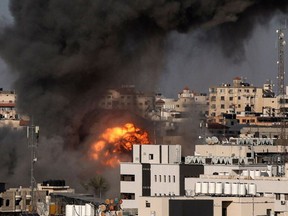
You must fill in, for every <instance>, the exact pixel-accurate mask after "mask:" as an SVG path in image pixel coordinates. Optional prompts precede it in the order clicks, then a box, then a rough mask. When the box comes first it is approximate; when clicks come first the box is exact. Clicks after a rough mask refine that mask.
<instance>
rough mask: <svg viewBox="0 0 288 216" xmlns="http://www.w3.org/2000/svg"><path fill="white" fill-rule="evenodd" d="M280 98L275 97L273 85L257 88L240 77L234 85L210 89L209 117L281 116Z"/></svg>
mask: <svg viewBox="0 0 288 216" xmlns="http://www.w3.org/2000/svg"><path fill="white" fill-rule="evenodd" d="M277 101H279V98H278V99H277V97H275V94H274V92H273V89H272V84H271V83H270V82H267V83H265V84H264V85H263V87H255V86H253V85H251V84H250V83H248V82H246V81H245V80H243V79H242V78H240V77H236V78H234V79H233V84H232V85H231V84H222V85H220V86H215V87H211V88H209V116H210V117H216V116H220V115H221V114H223V113H235V114H237V115H244V114H249V113H261V114H264V115H267V116H268V115H269V116H272V115H277V114H279V103H278V102H277Z"/></svg>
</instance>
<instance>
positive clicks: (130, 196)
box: [121, 193, 135, 200]
mask: <svg viewBox="0 0 288 216" xmlns="http://www.w3.org/2000/svg"><path fill="white" fill-rule="evenodd" d="M121 199H128V200H135V193H121Z"/></svg>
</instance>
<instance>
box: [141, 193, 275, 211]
mask: <svg viewBox="0 0 288 216" xmlns="http://www.w3.org/2000/svg"><path fill="white" fill-rule="evenodd" d="M273 208H274V200H273V198H271V197H220V196H219V197H210V196H194V195H190V194H187V196H185V197H169V196H168V197H140V198H139V212H138V215H139V216H144V215H153V216H154V215H155V216H157V215H166V216H179V215H187V216H188V215H197V216H230V215H233V216H243V215H269V216H270V215H272V214H271V213H272V209H273Z"/></svg>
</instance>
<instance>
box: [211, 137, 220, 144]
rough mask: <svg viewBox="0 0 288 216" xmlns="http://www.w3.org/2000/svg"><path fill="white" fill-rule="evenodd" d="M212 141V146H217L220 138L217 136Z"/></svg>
mask: <svg viewBox="0 0 288 216" xmlns="http://www.w3.org/2000/svg"><path fill="white" fill-rule="evenodd" d="M211 140H212V144H216V143H218V142H219V140H218V138H217V137H215V136H213V137H211Z"/></svg>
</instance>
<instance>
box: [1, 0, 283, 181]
mask: <svg viewBox="0 0 288 216" xmlns="http://www.w3.org/2000/svg"><path fill="white" fill-rule="evenodd" d="M7 2H8V1H6V3H7ZM4 3H5V1H4ZM4 3H3V4H4ZM10 3H11V8H12V14H13V17H14V22H13V23H11V24H9V25H8V28H4V29H2V30H3V31H2V32H1V34H0V56H1V57H2V58H3V59H5V62H6V63H7V65H9V68H7V69H5V68H4V70H1V77H2V79H0V81H1V82H0V87H2V86H3V87H4V85H7V84H11V81H13V80H15V83H13V84H11V88H12V89H13V90H14V88H15V91H16V93H17V109H18V110H19V112H21V113H24V114H27V115H29V116H31V117H33V120H34V123H35V124H36V125H39V126H40V128H41V137H42V138H41V139H42V141H43V143H45V145H42V146H41V148H39V155H40V158H41V160H39V163H38V168H39V169H41V168H43V169H46V171H47V172H48V173H56V174H55V177H58V176H62V175H63V176H65V177H66V178H69V179H71V181H73V180H74V181H75V182H77V181H78V180H79V179H81V178H85V177H87V175H89V174H91V173H92V170H93V171H94V170H95V169H96V168H97V167H99V164H95V163H94V162H91V161H85V159H86V158H85V155H86V154H87V149H88V148H87V147H89V145H91V144H92V143H93V141H95V139H96V138H97V136H98V135H99V134H100V133H101V131H104V130H105V129H106V128H107V127H113V126H115V124H116V123H124V122H127V119H132V120H133V121H136V120H137V119H136V117H135V116H129V115H128V114H127V115H126V114H125V115H123V114H119V113H109V114H108V113H107V112H106V113H105V112H102V111H101V110H99V109H98V108H97V103H96V102H97V100H98V99H99V98H100V97H101V95H102V94H103V92H104V91H105V90H106V88H111V87H114V86H117V85H120V84H134V85H135V86H137V89H138V88H139V89H141V90H142V91H146V90H154V91H158V92H161V93H163V95H164V96H166V97H175V92H178V91H181V90H182V89H183V88H184V87H185V86H188V87H189V88H190V89H191V90H195V91H199V92H207V91H208V88H209V86H210V85H212V84H213V85H215V84H216V85H218V84H221V83H222V82H231V80H232V78H233V77H235V76H244V77H247V80H248V81H249V82H250V83H253V84H254V85H255V86H256V85H260V84H262V83H264V82H265V81H266V79H275V77H276V76H277V67H276V59H277V50H276V49H275V41H276V40H277V35H276V32H275V30H276V29H277V28H278V27H279V26H280V25H281V24H280V23H281V21H282V18H283V16H284V15H283V12H281V11H284V12H285V11H286V9H287V8H286V4H285V3H279V2H277V4H272V3H269V2H261V3H260V2H258V1H255V2H254V1H225V2H224V3H223V2H222V1H208V0H207V1H190V0H187V1H183V2H182V1H181V2H179V1H148V0H147V1H137V2H136V3H135V2H134V1H127V2H126V1H125V2H122V1H120V2H119V1H101V0H99V1H92V0H88V1H77V0H69V1H67V0H50V1H44V2H42V1H41V2H40V1H19V0H11V1H10ZM6 5H7V4H6ZM2 10H3V9H2ZM6 10H7V7H6ZM5 14H8V13H7V11H5ZM6 16H7V15H6ZM284 17H285V16H284ZM2 65H3V64H2ZM4 67H5V66H4ZM2 68H3V66H2ZM8 71H11V72H13V73H9V76H7V75H8V73H7V72H8ZM10 74H13V76H11V75H10ZM3 77H5V79H4V78H3ZM6 78H7V79H6ZM274 83H276V82H275V81H274ZM1 85H2V86H1ZM150 127H152V126H150ZM2 133H3V134H2ZM1 134H2V135H3V136H4V137H6V139H7V140H8V139H9V137H8V136H7V135H8V134H7V132H6V131H1V133H0V135H1ZM12 136H13V134H12ZM10 142H14V145H13V147H14V150H13V149H10V148H11V146H9V145H8V143H10ZM17 142H18V143H23V139H19V140H9V142H7V143H5V146H4V147H3V148H5V149H4V150H3V151H2V152H1V154H8V155H9V153H11V152H12V153H11V154H12V156H13V157H17V156H19V155H21V154H22V152H23V151H24V150H25V149H26V148H27V146H25V145H24V146H23V145H22V146H21V147H19V146H17V145H16V144H17ZM55 155H56V156H57V155H61V158H57V160H55ZM12 156H11V157H12ZM21 156H22V155H21ZM79 158H80V159H79ZM12 159H13V158H12ZM12 159H11V158H10V160H12ZM7 160H9V158H8V159H7ZM78 160H80V161H81V162H83V161H84V162H87V163H86V164H84V163H83V164H82V163H79V162H78ZM19 164H20V163H19V161H18V162H16V165H15V164H14V165H15V167H12V168H14V170H13V171H14V174H18V173H17V172H18V171H19V170H20V171H22V172H23V167H22V166H24V165H23V164H21V165H19ZM51 164H52V167H51ZM53 164H55V165H53ZM57 164H58V166H57ZM48 165H49V166H48ZM69 167H73V171H74V173H76V174H74V173H72V174H71V173H69V172H68V171H70V169H69ZM83 167H85V169H83ZM63 170H65V171H64V172H63ZM83 170H85V172H86V173H83ZM66 171H67V173H66ZM107 172H108V174H107V175H108V176H113V175H114V173H113V172H112V171H110V170H108V171H107ZM109 172H110V173H109ZM38 174H39V176H41V178H42V177H43V176H44V174H45V173H44V171H42V173H38ZM3 175H4V174H3ZM6 178H7V179H8V177H6ZM10 178H12V179H13V178H14V179H15V176H13V175H11V176H10ZM39 178H40V177H39Z"/></svg>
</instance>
